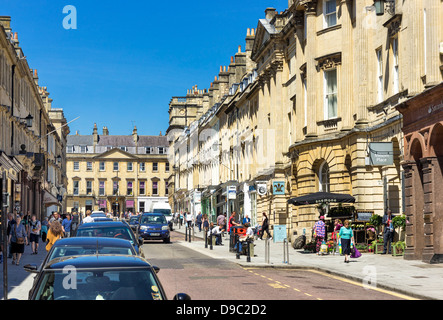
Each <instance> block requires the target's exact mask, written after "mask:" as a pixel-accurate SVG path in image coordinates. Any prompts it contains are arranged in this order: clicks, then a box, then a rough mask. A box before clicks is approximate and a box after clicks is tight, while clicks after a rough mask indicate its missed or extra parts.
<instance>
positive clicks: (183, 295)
mask: <svg viewBox="0 0 443 320" xmlns="http://www.w3.org/2000/svg"><path fill="white" fill-rule="evenodd" d="M174 300H191V297H190V296H189V295H187V294H186V293H177V294H176V295H175V296H174Z"/></svg>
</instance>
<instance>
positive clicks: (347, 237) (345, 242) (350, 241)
mask: <svg viewBox="0 0 443 320" xmlns="http://www.w3.org/2000/svg"><path fill="white" fill-rule="evenodd" d="M339 237H340V240H339V241H340V243H341V248H342V252H343V254H344V255H345V261H344V262H345V263H349V256H350V254H351V247H352V246H353V245H354V243H355V242H354V233H353V231H352V229H351V227H350V223H349V220H345V222H344V225H343V227H341V228H340V233H339Z"/></svg>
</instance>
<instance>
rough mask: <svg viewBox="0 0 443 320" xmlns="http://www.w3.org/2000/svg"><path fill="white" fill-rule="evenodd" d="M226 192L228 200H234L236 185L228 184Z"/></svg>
mask: <svg viewBox="0 0 443 320" xmlns="http://www.w3.org/2000/svg"><path fill="white" fill-rule="evenodd" d="M227 194H228V200H235V199H236V198H237V187H235V186H228V189H227Z"/></svg>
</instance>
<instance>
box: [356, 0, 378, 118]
mask: <svg viewBox="0 0 443 320" xmlns="http://www.w3.org/2000/svg"><path fill="white" fill-rule="evenodd" d="M366 2H367V1H366V0H356V3H355V6H356V8H357V9H356V10H357V15H356V23H355V25H356V39H355V79H356V83H355V84H354V88H355V90H357V93H356V99H357V100H356V106H355V110H354V112H355V113H356V114H357V120H356V125H365V124H367V123H368V106H369V105H370V101H371V100H370V98H371V97H370V94H369V83H368V78H369V77H370V76H371V74H372V73H369V58H368V56H369V54H368V52H369V49H368V48H369V45H368V43H369V38H368V37H369V30H370V28H369V26H368V23H367V21H368V20H367V19H368V15H371V14H373V15H374V16H375V13H374V12H370V11H369V12H368V11H364V9H363V8H365V7H366V5H367V4H366ZM372 19H375V17H373V18H372Z"/></svg>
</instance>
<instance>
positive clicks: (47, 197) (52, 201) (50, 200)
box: [43, 190, 60, 207]
mask: <svg viewBox="0 0 443 320" xmlns="http://www.w3.org/2000/svg"><path fill="white" fill-rule="evenodd" d="M43 204H44V205H45V206H47V207H49V206H52V205H57V206H59V205H60V202H59V201H58V200H57V197H54V196H53V195H52V194H51V193H49V192H48V191H46V190H44V192H43Z"/></svg>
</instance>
